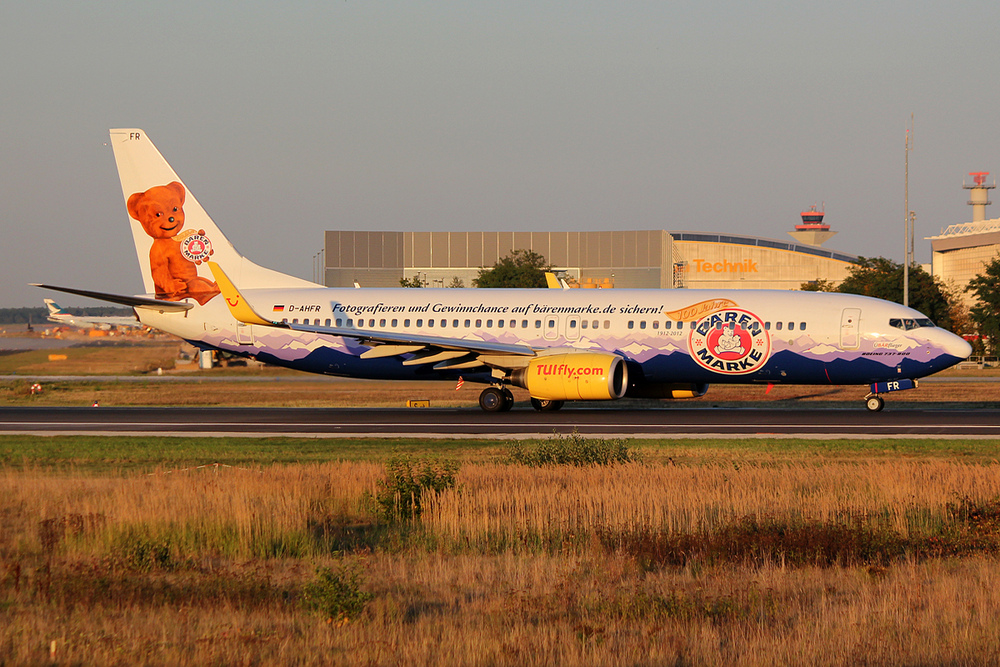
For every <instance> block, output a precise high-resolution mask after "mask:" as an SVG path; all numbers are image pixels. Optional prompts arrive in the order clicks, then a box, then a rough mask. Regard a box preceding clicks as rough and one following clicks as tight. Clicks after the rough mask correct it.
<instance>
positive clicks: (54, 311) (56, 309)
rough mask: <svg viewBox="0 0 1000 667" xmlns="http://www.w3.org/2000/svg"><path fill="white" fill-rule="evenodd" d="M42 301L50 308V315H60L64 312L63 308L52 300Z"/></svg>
mask: <svg viewBox="0 0 1000 667" xmlns="http://www.w3.org/2000/svg"><path fill="white" fill-rule="evenodd" d="M42 301H44V302H45V305H46V306H48V309H49V315H59V314H61V313H63V312H64V311H63V309H62V306H60V305H59V304H58V303H56V302H55V301H53V300H52V299H42Z"/></svg>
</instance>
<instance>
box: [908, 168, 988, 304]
mask: <svg viewBox="0 0 1000 667" xmlns="http://www.w3.org/2000/svg"><path fill="white" fill-rule="evenodd" d="M969 175H970V176H972V184H971V185H966V184H965V183H962V188H963V189H965V190H969V191H970V192H969V201H968V202H967V203H968V204H969V206H971V207H972V222H962V223H959V224H957V225H950V226H949V227H947V228H945V229H942V230H941V233H940V234H939V235H937V236H929V237H927V239H926V240H929V241H930V242H931V250H932V253H931V273H932V275H934V276H937V277H938V278H940V279H941V280H942V281H943V282H944V283H945V284H946V285H949V286H953V287H955V288H957V293H958V295H959V296H960V297H961V298H962V300H963V302H964V303H965V305H966V306H967V307H970V308H971V307H972V306H974V305H976V303H977V299H976V297H975V295H974V294H972V293H970V292H964V291H963V289H964V288H965V286H966V285H968V284H969V281H970V280H972V279H973V278H975V277H976V276H977V275H979V274H980V273H982V271H983V267H985V266H986V265H987V264H989V263H990V262H992V261H993V259H994V258H996V257H998V256H1000V218H993V219H992V220H987V219H986V206H987V205H988V204H991V203H992V202H991V201H990V200H989V191H990V190H993V189H994V188H996V181H994V182H993V184H992V185H988V184H987V183H986V177H987V176H989V172H988V171H978V172H971V173H970V174H969Z"/></svg>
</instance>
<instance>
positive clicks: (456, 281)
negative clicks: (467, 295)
mask: <svg viewBox="0 0 1000 667" xmlns="http://www.w3.org/2000/svg"><path fill="white" fill-rule="evenodd" d="M448 287H453V288H455V289H462V288H463V287H465V281H464V280H462V279H461V278H459V277H458V276H453V277H452V279H451V284H450V285H448Z"/></svg>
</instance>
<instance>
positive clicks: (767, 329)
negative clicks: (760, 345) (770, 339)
mask: <svg viewBox="0 0 1000 667" xmlns="http://www.w3.org/2000/svg"><path fill="white" fill-rule="evenodd" d="M770 330H771V323H770V322H764V331H770Z"/></svg>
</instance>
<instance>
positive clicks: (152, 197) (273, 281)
mask: <svg viewBox="0 0 1000 667" xmlns="http://www.w3.org/2000/svg"><path fill="white" fill-rule="evenodd" d="M110 133H111V146H112V148H113V149H114V153H115V162H116V164H117V165H118V176H119V178H120V179H121V185H122V194H123V195H124V197H125V206H126V208H127V209H128V215H129V219H130V222H131V226H132V238H133V239H134V241H135V247H136V252H137V254H138V256H139V266H140V267H141V269H142V280H143V285H144V286H145V289H146V293H147V294H155V295H156V298H157V299H160V300H165V301H181V300H184V299H194V300H195V301H197V302H198V303H199V304H201V305H205V304H206V303H207V302H208V301H210V300H212V299H213V298H215V297H216V296H217V295H219V294H220V293H221V292H220V290H219V286H218V284H217V283H216V282H215V281H214V280H212V278H213V276H212V273H211V271H209V269H208V265H207V262H208V261H209V260H211V261H213V262H216V263H218V264H219V266H221V267H223V268H224V269H225V272H226V274H227V275H228V276H230V277H231V278H232V280H233V282H234V283H235V284H236V285H238V286H239V287H240V288H241V289H252V288H260V287H314V286H316V285H315V283H311V282H309V281H307V280H302V279H301V278H296V277H294V276H289V275H287V274H283V273H279V272H277V271H272V270H270V269H266V268H264V267H261V266H258V265H257V264H254V263H253V262H251V261H250V260H248V259H246V258H245V257H243V256H242V255H241V254H240V253H239V252H238V251H237V250H236V248H235V247H234V246H233V244H232V243H230V242H229V240H228V239H227V238H226V237H225V235H223V233H222V231H221V230H220V229H219V228H218V227H217V226H216V224H215V222H214V221H213V220H212V218H211V217H209V215H208V213H206V212H205V209H203V208H202V207H201V205H200V204H199V203H198V200H196V199H195V198H194V196H193V195H192V194H191V192H190V191H189V190H188V189H187V186H186V185H185V184H184V182H183V181H181V179H180V178H178V176H177V174H176V173H175V172H174V170H173V169H172V168H171V167H170V165H169V164H168V163H167V161H166V160H165V159H164V158H163V156H162V155H160V152H159V151H158V150H156V146H154V145H153V143H152V142H151V141H150V140H149V138H148V137H147V135H146V133H145V132H143V131H142V130H139V129H118V130H111V131H110Z"/></svg>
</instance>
